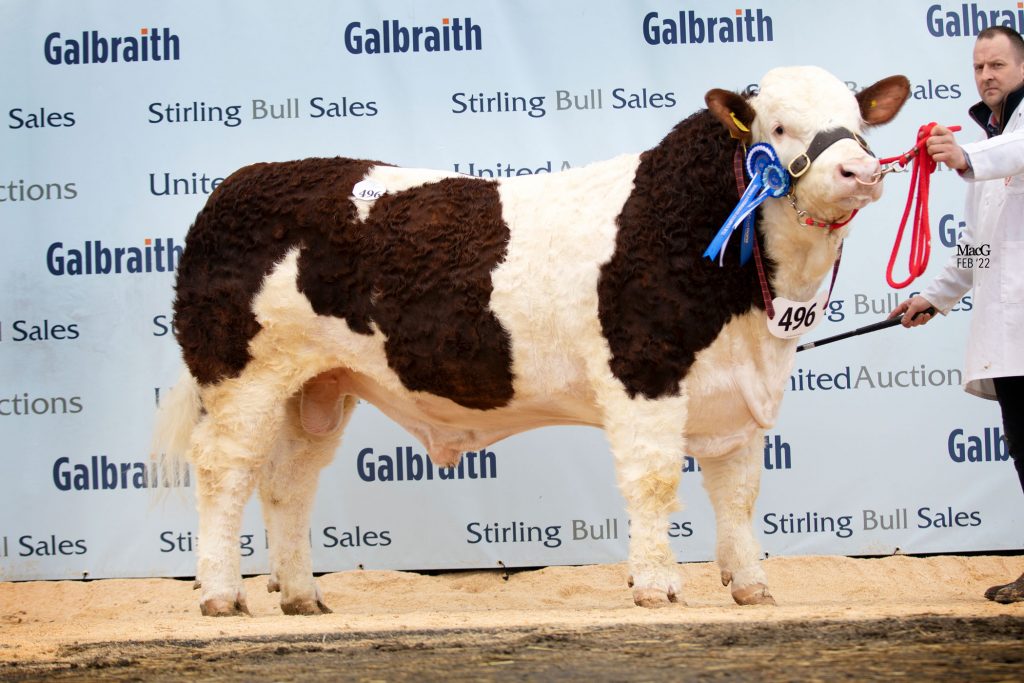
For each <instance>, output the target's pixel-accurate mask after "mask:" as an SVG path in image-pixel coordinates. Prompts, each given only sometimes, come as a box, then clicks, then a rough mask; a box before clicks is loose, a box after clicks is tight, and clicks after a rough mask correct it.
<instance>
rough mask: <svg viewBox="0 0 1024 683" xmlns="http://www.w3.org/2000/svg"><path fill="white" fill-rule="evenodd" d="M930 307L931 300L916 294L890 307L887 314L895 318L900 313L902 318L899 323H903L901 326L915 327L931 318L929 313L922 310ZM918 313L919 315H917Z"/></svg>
mask: <svg viewBox="0 0 1024 683" xmlns="http://www.w3.org/2000/svg"><path fill="white" fill-rule="evenodd" d="M931 307H932V305H931V302H929V301H928V299H925V298H924V297H923V296H921V295H920V294H918V295H917V296H915V297H913V298H910V299H907V300H906V301H904V302H903V303H901V304H900V305H899V306H897V307H896V308H894V309H892V313H890V314H889V318H895V317H897V316H899V315H902V316H903V320H902V321H901V322H900V324H901V325H903V327H917V326H918V325H924V324H925V323H926V322H928V321H929V320H931V319H932V314H931V313H925V312H924V311H927V310H928V309H929V308H931ZM918 313H920V314H921V315H918Z"/></svg>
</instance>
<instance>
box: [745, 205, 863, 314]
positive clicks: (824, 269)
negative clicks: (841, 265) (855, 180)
mask: <svg viewBox="0 0 1024 683" xmlns="http://www.w3.org/2000/svg"><path fill="white" fill-rule="evenodd" d="M848 231H849V228H848V227H842V228H840V229H838V230H829V229H827V228H820V227H813V226H807V225H801V224H800V223H799V221H798V220H797V215H796V211H795V209H793V207H792V206H790V205H789V202H787V201H786V200H785V199H770V200H768V201H767V202H765V203H764V205H763V207H762V212H761V234H762V235H764V249H765V253H766V254H767V255H768V257H769V258H770V259H772V261H774V262H775V264H776V267H775V273H774V274H773V276H772V278H771V281H770V282H769V284H770V285H771V288H772V292H773V293H774V294H775V296H783V297H785V298H787V299H791V300H793V301H807V300H809V299H810V298H811V297H813V296H814V295H815V294H816V293H817V292H818V291H819V289H820V288H821V284H822V282H823V281H824V280H825V277H826V276H827V275H829V274H830V273H831V272H832V267H833V265H834V264H835V260H836V255H837V253H838V250H839V245H840V243H841V242H842V240H843V238H844V237H845V236H846V234H847V232H848Z"/></svg>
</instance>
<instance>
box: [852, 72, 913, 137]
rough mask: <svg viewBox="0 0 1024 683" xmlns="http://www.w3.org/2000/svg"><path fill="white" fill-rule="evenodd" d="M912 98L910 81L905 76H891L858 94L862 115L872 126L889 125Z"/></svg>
mask: <svg viewBox="0 0 1024 683" xmlns="http://www.w3.org/2000/svg"><path fill="white" fill-rule="evenodd" d="M908 97H910V81H908V80H907V78H906V77H905V76H889V77H888V78H883V79H882V80H880V81H878V83H875V84H874V85H869V86H868V87H866V88H864V89H863V90H861V91H860V92H859V93H857V102H858V103H860V115H861V117H862V118H863V119H864V122H865V123H867V124H868V125H870V126H878V125H881V124H883V123H889V121H892V119H893V117H894V116H896V114H898V113H899V111H900V108H901V107H902V106H903V103H904V102H906V101H907V98H908Z"/></svg>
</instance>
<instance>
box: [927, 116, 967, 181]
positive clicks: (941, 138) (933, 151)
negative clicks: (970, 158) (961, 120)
mask: <svg viewBox="0 0 1024 683" xmlns="http://www.w3.org/2000/svg"><path fill="white" fill-rule="evenodd" d="M925 149H927V150H928V154H929V155H930V156H931V158H932V159H935V161H940V162H942V163H944V164H946V166H948V167H950V168H952V169H953V170H956V171H966V170H967V157H966V156H965V155H964V150H963V148H962V147H960V145H958V144H957V142H956V138H954V137H953V132H952V131H950V130H949V128H946V127H945V126H935V127H934V128H932V134H931V135H929V136H928V140H927V141H926V142H925Z"/></svg>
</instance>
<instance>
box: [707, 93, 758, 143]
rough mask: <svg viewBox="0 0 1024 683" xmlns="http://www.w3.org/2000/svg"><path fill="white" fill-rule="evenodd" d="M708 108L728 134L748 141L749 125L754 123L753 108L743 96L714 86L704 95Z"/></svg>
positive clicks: (749, 137) (749, 136) (749, 135)
mask: <svg viewBox="0 0 1024 683" xmlns="http://www.w3.org/2000/svg"><path fill="white" fill-rule="evenodd" d="M704 101H705V102H707V105H708V109H709V110H711V113H712V114H714V115H715V118H717V119H718V120H719V121H721V122H722V125H723V126H725V127H726V128H727V129H728V131H729V135H731V136H732V137H734V138H736V139H737V140H740V141H742V142H750V139H751V133H750V126H751V125H753V123H754V116H756V114H755V112H754V108H753V107H751V106H750V104H748V103H747V101H746V100H745V99H744V98H743V96H741V95H738V94H736V93H734V92H730V91H729V90H722V89H720V88H715V89H714V90H708V93H707V94H706V95H705V96H704Z"/></svg>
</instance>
